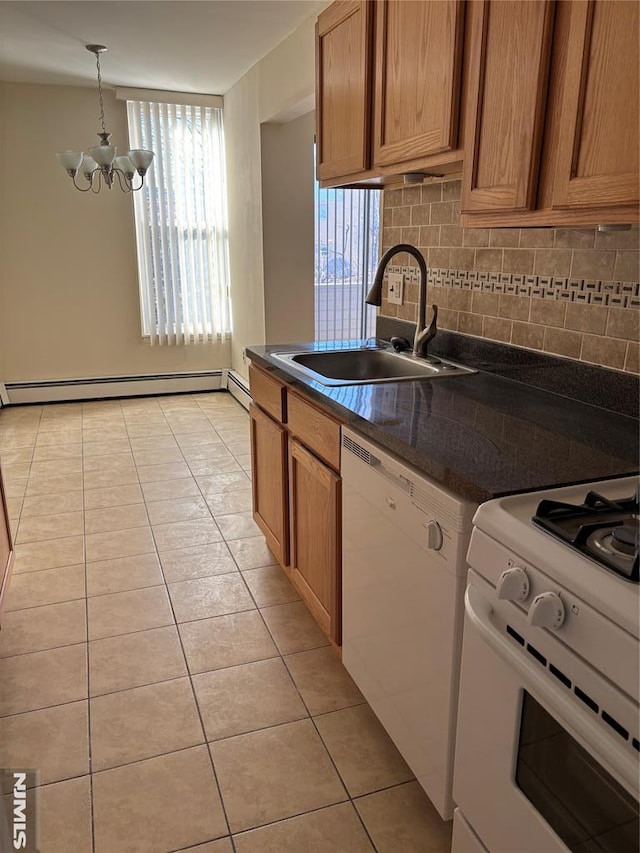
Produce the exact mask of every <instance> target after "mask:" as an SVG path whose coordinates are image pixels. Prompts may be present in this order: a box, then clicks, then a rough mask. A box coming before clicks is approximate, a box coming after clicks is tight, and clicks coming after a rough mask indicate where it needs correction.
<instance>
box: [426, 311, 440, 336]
mask: <svg viewBox="0 0 640 853" xmlns="http://www.w3.org/2000/svg"><path fill="white" fill-rule="evenodd" d="M432 311H433V314H432V315H431V320H430V322H429V325H428V326H427V330H428V331H429V333H431V334H430V337H429V340H432V338H435V336H436V332H437V331H438V306H437V305H435V304H434V305H433V306H432Z"/></svg>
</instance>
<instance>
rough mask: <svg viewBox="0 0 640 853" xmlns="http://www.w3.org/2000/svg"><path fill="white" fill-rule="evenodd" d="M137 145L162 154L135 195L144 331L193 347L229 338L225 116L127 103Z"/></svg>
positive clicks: (197, 108) (189, 108)
mask: <svg viewBox="0 0 640 853" xmlns="http://www.w3.org/2000/svg"><path fill="white" fill-rule="evenodd" d="M127 114H128V119H129V137H130V142H131V146H132V147H136V148H147V149H150V150H152V151H154V152H155V155H156V156H155V158H154V161H153V164H152V166H151V168H150V170H149V171H148V172H147V175H146V176H145V187H144V188H143V189H142V190H140V191H139V192H136V193H134V194H133V196H134V211H135V220H136V243H137V249H138V278H139V284H140V305H141V314H142V332H143V334H144V335H148V336H149V338H150V340H151V343H152V344H189V343H199V342H202V341H207V340H209V339H211V338H212V337H215V336H217V337H218V338H220V337H222V336H223V335H225V334H228V333H229V332H230V328H231V322H230V305H229V254H228V228H227V198H226V178H225V159H224V134H223V125H222V110H221V109H217V108H213V107H200V106H179V105H175V104H159V103H149V102H145V101H127Z"/></svg>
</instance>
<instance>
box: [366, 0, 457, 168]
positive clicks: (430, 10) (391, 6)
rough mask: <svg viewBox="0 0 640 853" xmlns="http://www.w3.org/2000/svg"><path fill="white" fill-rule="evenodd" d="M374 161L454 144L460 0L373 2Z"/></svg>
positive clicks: (377, 163) (410, 157)
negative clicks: (374, 14) (374, 47)
mask: <svg viewBox="0 0 640 853" xmlns="http://www.w3.org/2000/svg"><path fill="white" fill-rule="evenodd" d="M375 30H376V49H375V97H374V104H375V105H374V125H375V127H374V145H373V162H374V166H388V165H394V164H397V163H402V162H403V161H407V160H415V159H418V158H422V157H428V156H430V155H433V154H438V153H440V152H444V151H449V150H452V149H455V148H456V146H457V142H458V116H459V107H460V86H461V82H460V81H461V72H462V42H463V35H464V5H463V3H462V0H378V2H377V3H376V26H375Z"/></svg>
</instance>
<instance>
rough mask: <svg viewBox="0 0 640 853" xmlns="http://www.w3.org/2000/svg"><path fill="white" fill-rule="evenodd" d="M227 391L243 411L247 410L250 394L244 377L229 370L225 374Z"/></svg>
mask: <svg viewBox="0 0 640 853" xmlns="http://www.w3.org/2000/svg"><path fill="white" fill-rule="evenodd" d="M227 390H228V391H229V393H230V394H231V395H232V396H233V397H235V398H236V400H237V401H238V402H239V403H240V404H241V405H242V406H244V407H245V409H247V410H248V409H249V404H250V403H251V392H250V391H249V383H248V382H247V380H246V379H245V378H244V376H241V375H240V374H239V373H236V371H235V370H230V371H229V372H228V374H227Z"/></svg>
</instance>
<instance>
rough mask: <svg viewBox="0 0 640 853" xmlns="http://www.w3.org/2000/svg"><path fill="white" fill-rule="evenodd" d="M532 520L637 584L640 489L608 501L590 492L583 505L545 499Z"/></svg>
mask: <svg viewBox="0 0 640 853" xmlns="http://www.w3.org/2000/svg"><path fill="white" fill-rule="evenodd" d="M532 521H533V522H534V523H535V524H537V525H538V526H540V527H543V528H544V529H545V530H546V531H547V532H548V533H550V534H552V535H553V536H555V537H556V538H558V539H562V540H563V541H564V542H566V543H567V544H568V545H570V546H571V547H572V548H574V549H575V550H577V551H580V552H581V553H583V554H585V555H586V556H587V557H590V558H591V559H592V560H596V561H597V562H598V563H600V564H601V565H602V566H604V567H605V568H607V569H609V570H610V571H613V572H615V573H616V574H618V575H620V576H621V577H623V578H626V579H627V580H631V581H634V582H635V583H638V580H639V574H640V573H639V568H638V563H639V561H638V546H639V542H640V522H639V517H638V491H636V493H635V495H634V496H633V497H629V498H621V499H618V500H615V501H613V500H609V499H608V498H605V497H602V495H599V494H598V493H597V492H588V494H587V495H586V497H585V499H584V503H582V504H570V503H560V502H558V501H550V500H543V501H541V502H540V503H539V504H538V509H537V511H536V514H535V515H534V516H533V519H532Z"/></svg>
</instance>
